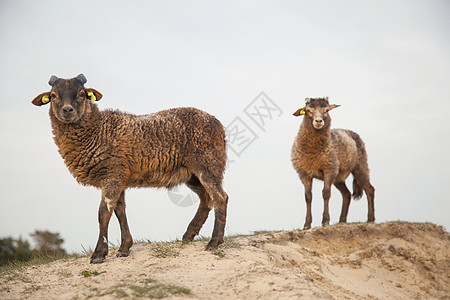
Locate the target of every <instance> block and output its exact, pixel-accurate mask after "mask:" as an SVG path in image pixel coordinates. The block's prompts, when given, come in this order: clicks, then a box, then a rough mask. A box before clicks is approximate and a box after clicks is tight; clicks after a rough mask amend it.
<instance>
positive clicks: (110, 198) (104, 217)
mask: <svg viewBox="0 0 450 300" xmlns="http://www.w3.org/2000/svg"><path fill="white" fill-rule="evenodd" d="M119 195H120V192H119V193H115V192H113V193H111V192H108V191H105V190H102V201H101V202H100V207H99V208H98V223H99V227H100V232H99V236H98V241H97V246H96V247H95V251H94V253H92V256H91V263H92V264H100V263H102V262H103V261H104V260H105V258H106V255H108V225H109V220H110V219H111V215H112V213H113V211H114V209H115V207H116V204H117V200H118V198H119Z"/></svg>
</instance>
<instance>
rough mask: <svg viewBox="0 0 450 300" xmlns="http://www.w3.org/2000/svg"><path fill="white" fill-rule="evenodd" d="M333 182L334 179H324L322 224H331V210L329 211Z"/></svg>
mask: <svg viewBox="0 0 450 300" xmlns="http://www.w3.org/2000/svg"><path fill="white" fill-rule="evenodd" d="M331 183H332V180H329V179H328V180H327V179H325V180H324V183H323V190H322V197H323V216H322V226H327V225H328V224H330V211H329V203H330V196H331Z"/></svg>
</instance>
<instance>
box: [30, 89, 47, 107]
mask: <svg viewBox="0 0 450 300" xmlns="http://www.w3.org/2000/svg"><path fill="white" fill-rule="evenodd" d="M49 102H50V92H46V93H42V94H40V95H39V96H37V97H36V98H34V99H33V101H31V103H33V104H34V105H36V106H41V105H45V104H47V103H49Z"/></svg>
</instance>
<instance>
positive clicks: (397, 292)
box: [0, 222, 450, 299]
mask: <svg viewBox="0 0 450 300" xmlns="http://www.w3.org/2000/svg"><path fill="white" fill-rule="evenodd" d="M205 245H206V242H203V241H196V242H193V243H191V244H188V245H183V244H182V243H180V242H172V243H148V244H136V245H134V246H133V248H132V253H131V255H130V256H129V257H126V258H116V257H114V252H115V251H114V250H112V251H111V253H110V257H108V259H107V260H106V261H105V263H103V264H100V265H91V264H89V259H88V258H86V257H83V258H77V259H68V260H60V261H56V262H53V263H50V264H47V265H40V266H33V267H26V268H23V269H20V270H16V271H10V272H6V273H3V274H1V275H0V299H118V298H123V299H127V298H141V297H142V298H148V297H168V298H172V299H185V298H188V299H189V298H191V299H213V298H214V299H450V234H449V233H448V232H446V231H445V230H444V229H443V228H442V227H439V226H436V225H434V224H429V223H405V222H391V223H385V224H345V225H333V226H328V227H325V228H315V229H312V230H308V231H300V230H299V231H283V232H263V233H258V234H255V235H252V236H239V237H231V238H228V239H227V240H226V242H225V244H224V245H223V246H222V247H221V248H220V249H219V250H217V251H212V252H207V251H203V249H204V247H205ZM83 274H86V276H88V277H85V276H84V275H83ZM89 275H92V276H89Z"/></svg>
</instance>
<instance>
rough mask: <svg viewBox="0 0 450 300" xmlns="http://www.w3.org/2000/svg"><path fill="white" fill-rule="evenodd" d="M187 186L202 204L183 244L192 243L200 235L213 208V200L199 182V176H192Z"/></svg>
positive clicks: (190, 224)
mask: <svg viewBox="0 0 450 300" xmlns="http://www.w3.org/2000/svg"><path fill="white" fill-rule="evenodd" d="M186 185H187V186H188V187H189V188H190V189H191V190H192V191H193V192H195V193H196V194H197V195H198V197H199V198H200V204H199V206H198V210H197V213H196V214H195V216H194V218H193V219H192V221H191V222H190V223H189V226H188V228H187V230H186V233H185V234H184V235H183V242H185V243H186V242H191V241H192V240H193V239H194V237H195V236H196V235H198V233H199V232H200V229H201V228H202V226H203V224H204V223H205V221H206V219H207V218H208V215H209V211H210V210H211V208H212V202H211V199H210V197H209V195H208V193H207V192H206V190H205V188H204V187H203V185H202V184H201V183H200V181H199V180H198V178H197V176H195V175H192V177H191V178H190V179H189V181H187V182H186Z"/></svg>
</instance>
